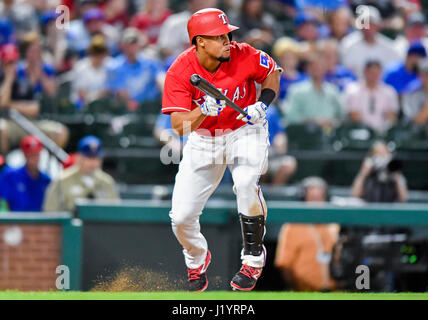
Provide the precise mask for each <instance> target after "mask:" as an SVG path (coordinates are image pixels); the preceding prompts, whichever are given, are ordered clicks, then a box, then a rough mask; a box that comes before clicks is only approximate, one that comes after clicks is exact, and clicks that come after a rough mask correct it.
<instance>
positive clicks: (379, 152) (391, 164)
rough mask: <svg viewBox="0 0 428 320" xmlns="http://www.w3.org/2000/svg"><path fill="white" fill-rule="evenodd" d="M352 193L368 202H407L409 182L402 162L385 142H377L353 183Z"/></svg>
mask: <svg viewBox="0 0 428 320" xmlns="http://www.w3.org/2000/svg"><path fill="white" fill-rule="evenodd" d="M351 194H352V196H353V197H357V198H361V199H363V200H365V201H366V202H405V201H407V194H408V190H407V183H406V179H405V177H404V176H403V174H402V173H401V163H400V162H399V161H397V160H394V159H393V156H392V154H391V151H390V150H389V149H388V147H387V146H386V144H385V143H383V142H380V141H378V142H375V143H374V144H373V146H372V148H371V150H370V153H369V156H368V157H366V158H365V159H364V161H363V164H362V165H361V169H360V171H359V173H358V175H357V177H356V178H355V180H354V182H353V184H352V191H351Z"/></svg>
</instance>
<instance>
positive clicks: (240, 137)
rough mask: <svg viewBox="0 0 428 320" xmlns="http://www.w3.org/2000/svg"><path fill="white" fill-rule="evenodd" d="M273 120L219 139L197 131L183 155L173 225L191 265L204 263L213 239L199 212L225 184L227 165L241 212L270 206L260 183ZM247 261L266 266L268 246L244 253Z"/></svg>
mask: <svg viewBox="0 0 428 320" xmlns="http://www.w3.org/2000/svg"><path fill="white" fill-rule="evenodd" d="M267 126H268V124H267V121H264V122H261V123H257V124H255V125H248V124H246V125H244V126H242V127H241V128H239V129H237V130H235V131H230V132H229V133H225V134H223V135H217V136H215V137H211V136H204V135H199V134H197V133H195V132H192V133H191V134H190V135H189V139H188V141H187V143H186V145H185V147H184V149H183V158H182V160H181V162H180V165H179V170H178V173H177V175H176V178H175V185H174V191H173V196H172V208H171V212H170V217H171V224H172V229H173V232H174V234H175V236H176V237H177V239H178V241H179V242H180V244H181V245H182V246H183V253H184V257H185V262H186V266H187V267H188V268H191V269H195V268H198V267H199V266H201V265H202V264H203V263H204V259H205V256H206V253H207V250H208V245H207V241H206V239H205V238H204V236H203V235H202V233H201V232H200V224H199V216H200V215H201V214H202V210H203V208H204V206H205V204H206V202H207V200H208V198H209V197H210V196H211V194H212V193H213V192H214V190H215V189H216V188H217V186H218V184H219V183H220V181H221V179H222V177H223V174H224V172H225V170H226V166H228V167H229V169H230V171H231V173H232V178H233V183H234V186H233V191H234V193H235V194H236V197H237V206H238V212H239V213H242V214H244V215H247V216H258V215H262V214H263V215H264V216H265V218H266V214H267V208H266V203H265V201H264V198H263V194H262V192H261V190H260V187H259V185H258V181H259V177H260V175H261V173H262V171H264V170H266V166H267V157H268V147H269V139H268V130H267ZM241 259H242V262H243V263H245V264H247V265H249V266H252V267H258V268H260V267H263V266H264V263H265V250H263V254H261V255H260V256H251V255H244V254H243V253H242V254H241Z"/></svg>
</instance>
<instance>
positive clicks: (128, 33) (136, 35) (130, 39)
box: [122, 27, 140, 43]
mask: <svg viewBox="0 0 428 320" xmlns="http://www.w3.org/2000/svg"><path fill="white" fill-rule="evenodd" d="M138 41H140V31H138V29H136V28H132V27H131V28H126V29H125V31H124V32H123V37H122V43H136V42H138Z"/></svg>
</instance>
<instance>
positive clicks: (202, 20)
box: [187, 8, 239, 43]
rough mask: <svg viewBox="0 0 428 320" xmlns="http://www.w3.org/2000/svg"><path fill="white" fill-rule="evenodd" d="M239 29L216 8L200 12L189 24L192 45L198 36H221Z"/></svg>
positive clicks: (192, 17) (196, 13)
mask: <svg viewBox="0 0 428 320" xmlns="http://www.w3.org/2000/svg"><path fill="white" fill-rule="evenodd" d="M237 29H239V28H238V27H235V26H233V25H231V24H229V21H228V20H227V16H226V14H225V13H224V12H223V11H221V10H219V9H216V8H208V9H202V10H199V11H197V12H195V13H194V14H193V15H192V16H191V17H190V19H189V21H188V22H187V32H188V33H189V40H190V43H193V39H194V38H195V37H196V36H220V35H222V34H226V33H229V32H232V31H234V30H237Z"/></svg>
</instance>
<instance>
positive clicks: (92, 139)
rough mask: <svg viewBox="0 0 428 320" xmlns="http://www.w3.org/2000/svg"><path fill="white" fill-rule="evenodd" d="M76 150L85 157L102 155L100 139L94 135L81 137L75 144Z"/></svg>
mask: <svg viewBox="0 0 428 320" xmlns="http://www.w3.org/2000/svg"><path fill="white" fill-rule="evenodd" d="M77 151H78V153H80V154H82V155H84V156H85V157H89V158H93V157H101V156H102V155H103V152H102V143H101V140H100V139H99V138H97V137H96V136H86V137H83V138H82V139H80V141H79V143H78V144H77Z"/></svg>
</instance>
